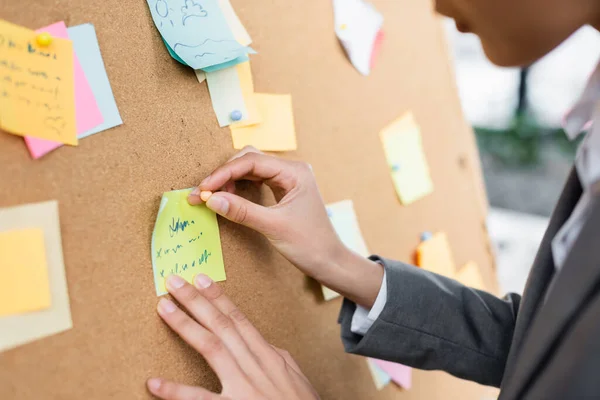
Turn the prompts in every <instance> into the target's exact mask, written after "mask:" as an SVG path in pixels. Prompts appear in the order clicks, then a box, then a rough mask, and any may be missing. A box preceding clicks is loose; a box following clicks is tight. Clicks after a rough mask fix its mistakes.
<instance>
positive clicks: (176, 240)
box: [152, 189, 225, 296]
mask: <svg viewBox="0 0 600 400" xmlns="http://www.w3.org/2000/svg"><path fill="white" fill-rule="evenodd" d="M190 191H191V189H184V190H175V191H172V192H166V193H164V194H163V197H162V200H161V203H160V208H159V212H158V216H157V217H156V224H155V225H154V232H153V234H152V267H153V270H154V283H155V286H156V293H157V294H158V295H159V296H161V295H163V294H166V293H167V290H166V288H165V278H167V277H168V276H169V275H172V274H175V275H179V276H181V277H182V278H184V279H185V280H186V281H188V282H190V283H191V282H192V280H193V279H194V276H196V275H197V274H199V273H203V274H206V275H208V276H210V277H211V278H212V279H213V280H214V281H223V280H225V267H224V264H223V253H222V250H221V238H220V237H219V225H218V223H217V217H216V215H215V213H214V212H212V211H210V210H209V209H208V208H206V206H204V205H201V206H190V205H189V204H188V202H187V196H188V194H189V193H190Z"/></svg>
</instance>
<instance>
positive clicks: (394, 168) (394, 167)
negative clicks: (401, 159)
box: [392, 164, 400, 172]
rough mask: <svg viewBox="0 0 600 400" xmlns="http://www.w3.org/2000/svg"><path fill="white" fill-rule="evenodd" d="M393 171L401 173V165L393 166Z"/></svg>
mask: <svg viewBox="0 0 600 400" xmlns="http://www.w3.org/2000/svg"><path fill="white" fill-rule="evenodd" d="M392 171H394V172H398V171H400V164H394V165H392Z"/></svg>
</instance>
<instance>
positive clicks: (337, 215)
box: [321, 200, 370, 300]
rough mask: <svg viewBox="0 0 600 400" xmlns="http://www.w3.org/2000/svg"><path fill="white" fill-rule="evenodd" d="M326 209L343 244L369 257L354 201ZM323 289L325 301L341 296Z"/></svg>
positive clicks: (339, 203) (323, 287) (335, 204)
mask: <svg viewBox="0 0 600 400" xmlns="http://www.w3.org/2000/svg"><path fill="white" fill-rule="evenodd" d="M326 208H327V215H328V216H329V221H331V224H332V225H333V229H335V233H336V234H337V235H338V237H339V238H340V240H341V241H342V243H344V245H345V246H346V247H348V248H349V249H350V250H352V251H354V252H355V253H358V254H359V255H361V256H363V257H365V258H366V257H368V256H369V255H370V253H369V250H368V249H367V244H366V243H365V239H364V238H363V235H362V232H361V231H360V227H359V226H358V218H357V217H356V212H355V211H354V203H353V202H352V200H343V201H339V202H337V203H332V204H328V205H327V206H326ZM321 289H322V291H323V297H324V298H325V300H331V299H334V298H336V297H338V296H339V294H338V293H336V292H334V291H333V290H331V289H329V288H326V287H325V286H321Z"/></svg>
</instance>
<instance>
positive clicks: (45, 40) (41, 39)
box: [35, 32, 52, 47]
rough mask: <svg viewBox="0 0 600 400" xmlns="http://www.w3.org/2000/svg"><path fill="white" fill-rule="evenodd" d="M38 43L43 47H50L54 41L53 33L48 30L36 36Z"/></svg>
mask: <svg viewBox="0 0 600 400" xmlns="http://www.w3.org/2000/svg"><path fill="white" fill-rule="evenodd" d="M35 41H36V42H37V44H38V45H39V46H41V47H48V46H50V44H51V43H52V35H51V34H49V33H48V32H42V33H40V34H39V35H37V37H36V38H35Z"/></svg>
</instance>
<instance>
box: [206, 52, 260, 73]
mask: <svg viewBox="0 0 600 400" xmlns="http://www.w3.org/2000/svg"><path fill="white" fill-rule="evenodd" d="M248 60H249V58H248V56H247V55H246V54H244V55H241V56H239V57H238V58H236V59H233V60H231V61H227V62H224V63H223V64H217V65H211V66H210V67H206V68H202V71H204V72H215V71H218V70H220V69H223V68H229V67H233V66H234V65H238V64H241V63H243V62H246V61H248Z"/></svg>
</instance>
